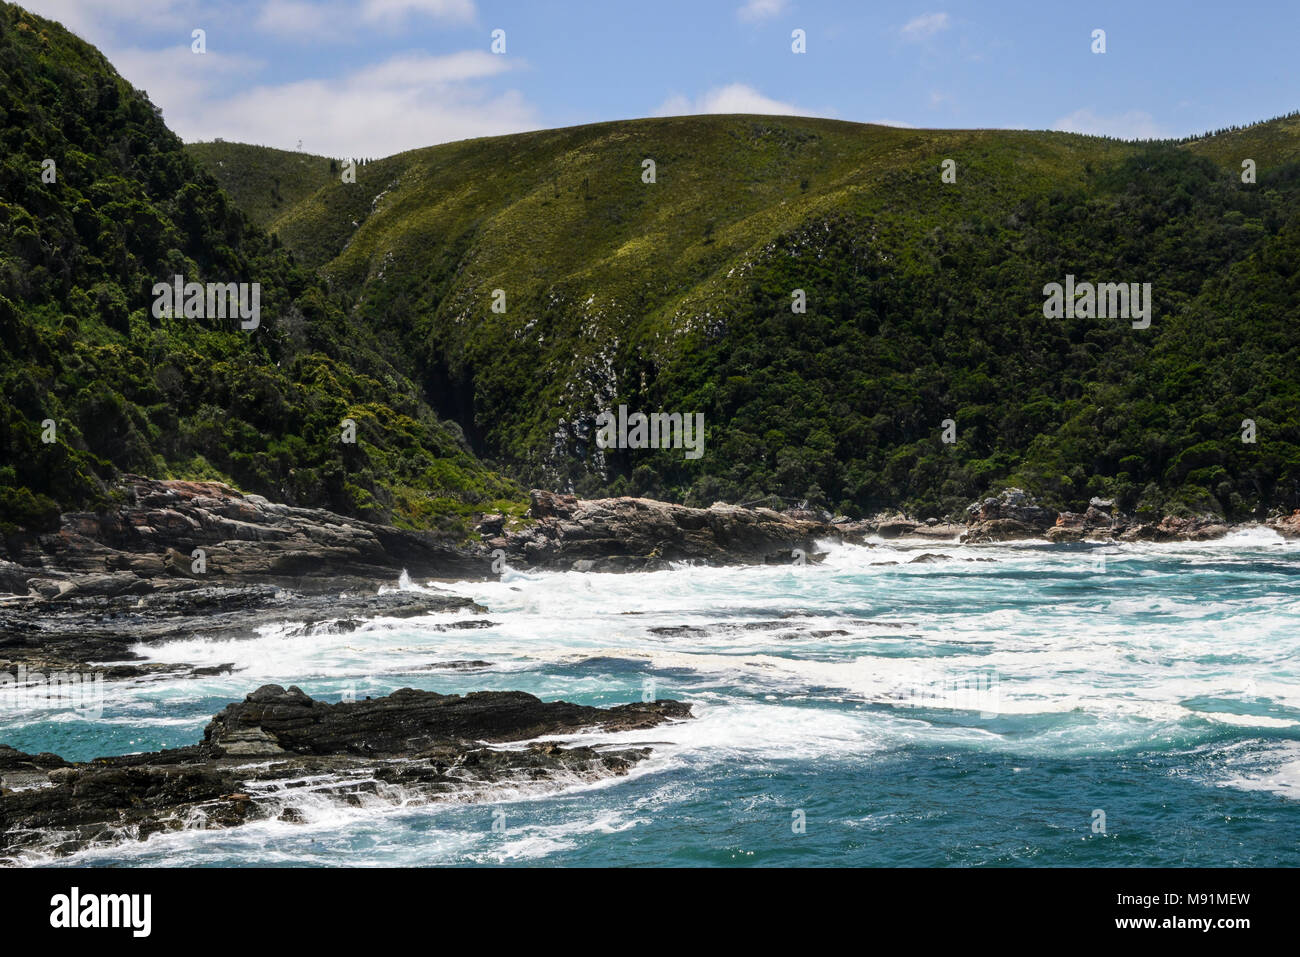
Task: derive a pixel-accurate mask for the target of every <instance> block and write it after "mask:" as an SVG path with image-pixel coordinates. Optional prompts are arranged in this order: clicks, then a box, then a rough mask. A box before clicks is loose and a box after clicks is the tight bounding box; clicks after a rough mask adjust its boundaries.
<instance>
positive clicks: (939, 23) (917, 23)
mask: <svg viewBox="0 0 1300 957" xmlns="http://www.w3.org/2000/svg"><path fill="white" fill-rule="evenodd" d="M950 26H952V22H951V20H950V19H949V17H948V14H946V13H923V14H921V15H920V16H919V17H916V18H914V19H912V20H908V21H907V23H905V24H903V27H902V29H901V30H899V31H898V32H899V33H901V34H902V35H903V38H904V39H907V40H924V39H925V38H926V37H931V36H934V35H935V34H936V33H938V32H939V31H940V30H947V29H948V27H950Z"/></svg>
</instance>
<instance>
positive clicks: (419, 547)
mask: <svg viewBox="0 0 1300 957" xmlns="http://www.w3.org/2000/svg"><path fill="white" fill-rule="evenodd" d="M120 490H121V492H122V495H123V498H124V504H122V505H121V506H119V507H117V508H116V509H112V510H108V511H104V512H69V513H65V514H64V515H63V516H62V519H61V523H60V527H59V528H58V530H57V531H54V532H48V533H41V534H17V535H11V536H9V537H7V538H6V539H4V540H3V541H2V542H0V559H6V560H7V563H6V564H5V565H4V570H3V572H2V573H0V588H4V589H6V590H8V591H10V592H11V593H15V594H26V593H28V592H29V591H35V592H36V593H37V594H38V595H40V596H43V597H46V598H55V597H61V596H62V597H78V596H93V595H121V594H142V593H145V592H149V591H157V590H160V589H167V588H174V587H182V588H184V587H193V586H194V584H195V583H198V584H202V583H203V582H218V583H232V582H250V583H259V584H266V583H271V584H281V585H286V586H290V587H296V588H299V589H310V588H312V587H322V588H329V587H332V585H333V582H334V580H336V579H337V578H339V577H340V576H349V577H355V578H364V579H368V580H371V581H375V580H392V579H394V578H395V577H396V576H397V575H398V573H400V572H401V571H403V570H407V571H409V573H410V574H412V575H418V576H421V577H425V578H466V577H477V578H483V577H486V576H487V574H488V562H487V561H486V560H485V558H484V554H485V551H484V554H480V553H479V551H480V550H475V549H466V548H463V547H459V546H458V545H457V544H456V543H454V542H450V541H445V540H442V539H439V538H438V537H437V536H435V535H433V534H431V533H424V532H413V531H406V530H403V529H397V528H391V527H388V526H384V525H375V524H372V523H369V522H363V521H360V520H359V519H354V518H348V517H347V516H343V515H337V514H335V513H333V512H328V511H325V510H323V509H312V508H295V507H292V506H288V505H277V504H273V503H271V502H268V501H267V500H266V499H264V498H262V497H261V496H258V495H242V494H240V493H239V492H237V491H235V490H234V489H232V488H230V487H229V486H227V485H223V484H222V483H220V482H181V481H163V480H157V479H148V478H142V477H141V476H138V475H126V476H123V477H122V479H121V485H120ZM195 549H202V551H203V555H202V559H203V563H204V566H201V567H203V570H202V572H199V571H196V570H195V567H194V561H195V556H194V551H195ZM26 569H39V570H40V571H38V572H36V573H35V574H31V575H26V576H25V577H24V575H25V570H26ZM46 569H57V570H59V571H61V572H65V573H69V574H72V575H78V576H81V577H78V578H76V579H74V580H73V582H72V585H71V587H70V588H65V587H63V586H62V585H60V584H58V583H57V581H55V579H57V578H58V576H55V575H51V574H49V573H48V572H47V571H45V570H46ZM169 579H170V581H169Z"/></svg>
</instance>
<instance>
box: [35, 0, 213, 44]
mask: <svg viewBox="0 0 1300 957" xmlns="http://www.w3.org/2000/svg"><path fill="white" fill-rule="evenodd" d="M20 6H23V7H26V8H27V9H28V10H30V11H31V12H32V13H35V14H36V15H37V16H42V17H45V18H46V19H47V20H56V21H58V22H59V23H61V24H63V25H64V26H65V27H67V28H68V29H69V30H71V31H72V32H73V33H75V34H77V36H79V37H81V38H82V39H83V40H89V41H90V42H91V43H94V44H96V45H97V46H98V45H101V44H102V43H103V42H104V41H105V40H106V38H107V37H108V36H109V35H111V34H110V31H111V30H112V29H114V28H116V27H119V26H129V27H131V28H133V29H135V30H149V31H152V32H160V31H166V30H181V29H182V28H184V33H185V38H186V42H187V43H188V42H189V40H188V37H189V30H190V29H192V28H194V27H198V26H202V24H200V23H198V22H197V19H198V13H199V11H198V0H129V2H123V0H22V2H21V4H20Z"/></svg>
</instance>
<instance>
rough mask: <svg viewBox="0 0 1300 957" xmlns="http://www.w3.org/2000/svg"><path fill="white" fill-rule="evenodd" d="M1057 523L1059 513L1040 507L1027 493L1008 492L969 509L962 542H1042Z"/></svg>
mask: <svg viewBox="0 0 1300 957" xmlns="http://www.w3.org/2000/svg"><path fill="white" fill-rule="evenodd" d="M1056 520H1057V514H1056V512H1054V511H1053V510H1052V509H1050V508H1043V507H1041V506H1040V505H1038V503H1037V502H1035V501H1034V499H1033V497H1032V496H1031V495H1030V494H1029V493H1028V492H1026V491H1024V490H1023V489H1018V488H1008V489H1004V490H1003V491H1002V492H1001V493H1000V494H998V495H996V496H992V497H990V498H986V499H983V500H982V501H978V502H972V503H971V504H970V505H969V506H968V507H967V508H966V534H964V535H963V536H962V538H961V540H962V541H963V542H968V543H972V544H975V543H980V542H1005V541H1012V540H1015V539H1025V538H1042V537H1044V536H1045V535H1046V534H1047V530H1048V529H1049V528H1052V527H1053V526H1054V525H1055V524H1056Z"/></svg>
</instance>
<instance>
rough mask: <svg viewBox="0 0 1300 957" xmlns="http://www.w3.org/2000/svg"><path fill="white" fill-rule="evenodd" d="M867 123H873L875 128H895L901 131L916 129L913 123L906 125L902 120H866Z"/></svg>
mask: <svg viewBox="0 0 1300 957" xmlns="http://www.w3.org/2000/svg"><path fill="white" fill-rule="evenodd" d="M867 122H868V123H874V124H875V125H876V126H896V127H898V128H899V129H902V130H915V129H918V127H917V125H916V124H915V123H907V122H905V121H903V120H867Z"/></svg>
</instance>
